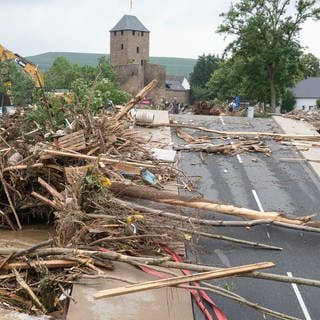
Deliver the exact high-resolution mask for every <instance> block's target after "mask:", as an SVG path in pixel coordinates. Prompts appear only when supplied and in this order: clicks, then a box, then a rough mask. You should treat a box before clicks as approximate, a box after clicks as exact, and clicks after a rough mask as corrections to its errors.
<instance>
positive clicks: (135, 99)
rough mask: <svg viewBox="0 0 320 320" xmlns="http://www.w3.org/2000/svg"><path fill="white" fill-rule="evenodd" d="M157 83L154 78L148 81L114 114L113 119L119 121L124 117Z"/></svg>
mask: <svg viewBox="0 0 320 320" xmlns="http://www.w3.org/2000/svg"><path fill="white" fill-rule="evenodd" d="M157 84H158V80H156V79H154V80H152V81H151V82H150V83H148V84H147V85H146V86H145V87H144V88H143V89H142V90H141V91H140V92H139V93H138V94H137V95H136V96H135V97H133V98H132V99H131V100H130V101H129V102H128V103H127V104H126V105H125V107H124V108H123V110H121V111H120V112H119V113H118V114H117V115H116V116H115V120H116V121H119V120H120V119H121V118H122V117H124V116H125V115H126V114H127V113H128V112H129V111H130V110H131V109H132V108H133V107H134V106H135V105H136V104H137V103H139V101H140V100H142V99H143V98H144V97H145V96H147V95H148V94H149V92H150V91H152V89H153V88H155V87H156V85H157Z"/></svg>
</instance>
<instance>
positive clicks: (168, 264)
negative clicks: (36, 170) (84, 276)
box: [0, 248, 320, 288]
mask: <svg viewBox="0 0 320 320" xmlns="http://www.w3.org/2000/svg"><path fill="white" fill-rule="evenodd" d="M18 250H19V249H15V248H0V254H2V255H3V254H6V255H8V254H10V253H12V252H16V251H18ZM54 255H73V256H79V255H84V256H88V257H91V256H93V257H101V258H103V259H109V260H113V261H121V262H126V263H143V264H147V265H158V266H161V267H165V268H173V269H186V270H190V271H195V272H205V271H214V270H219V269H221V268H216V267H213V266H208V265H201V264H192V263H185V262H175V261H170V259H171V258H170V257H169V256H165V257H141V256H140V257H132V256H128V255H124V254H121V253H118V252H112V251H110V252H102V251H94V250H82V249H69V248H48V249H38V250H36V251H35V252H34V253H31V254H30V257H31V258H32V257H45V256H54ZM242 277H249V278H257V279H264V280H270V281H279V282H285V283H296V284H300V285H305V286H312V287H318V288H320V280H314V279H306V278H300V277H289V276H285V275H278V274H274V273H266V272H258V271H253V272H248V273H246V274H244V275H242Z"/></svg>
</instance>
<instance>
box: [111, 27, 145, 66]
mask: <svg viewBox="0 0 320 320" xmlns="http://www.w3.org/2000/svg"><path fill="white" fill-rule="evenodd" d="M149 36H150V33H149V32H141V31H132V30H126V31H114V32H110V64H111V65H112V66H119V65H125V64H131V63H133V64H140V65H142V64H144V62H145V61H147V60H148V59H149Z"/></svg>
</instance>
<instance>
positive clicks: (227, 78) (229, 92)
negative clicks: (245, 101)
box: [207, 58, 244, 101]
mask: <svg viewBox="0 0 320 320" xmlns="http://www.w3.org/2000/svg"><path fill="white" fill-rule="evenodd" d="M242 68H243V62H242V60H241V59H239V58H232V59H226V60H224V61H223V62H222V63H221V64H220V66H219V68H218V69H217V70H216V71H215V72H214V73H213V74H212V75H211V78H210V80H209V81H208V82H207V88H208V90H209V92H210V96H211V97H214V98H217V99H219V100H222V101H224V100H228V99H232V98H233V97H234V96H236V95H239V94H241V95H243V90H242V82H243V80H244V78H243V72H242Z"/></svg>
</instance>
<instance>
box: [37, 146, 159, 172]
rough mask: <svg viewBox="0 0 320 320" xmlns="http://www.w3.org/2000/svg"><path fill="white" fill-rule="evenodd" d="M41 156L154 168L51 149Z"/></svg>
mask: <svg viewBox="0 0 320 320" xmlns="http://www.w3.org/2000/svg"><path fill="white" fill-rule="evenodd" d="M42 154H43V155H48V154H49V155H52V156H57V157H64V158H75V159H84V160H89V161H97V162H102V163H107V164H124V165H129V166H135V167H145V168H156V167H157V166H156V165H153V164H150V163H145V162H130V161H122V160H116V159H110V158H107V157H103V156H101V157H95V156H88V155H86V154H82V153H72V152H63V151H58V150H51V149H45V150H42Z"/></svg>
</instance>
